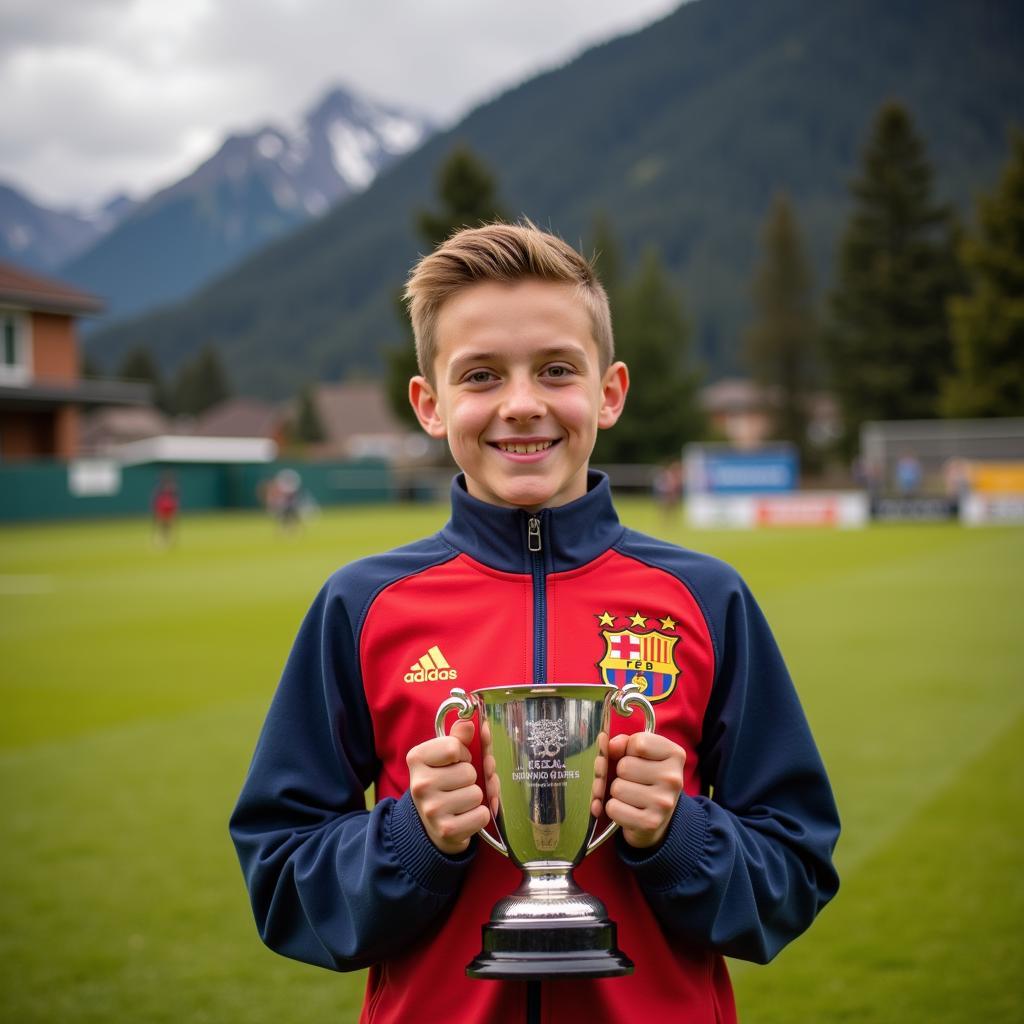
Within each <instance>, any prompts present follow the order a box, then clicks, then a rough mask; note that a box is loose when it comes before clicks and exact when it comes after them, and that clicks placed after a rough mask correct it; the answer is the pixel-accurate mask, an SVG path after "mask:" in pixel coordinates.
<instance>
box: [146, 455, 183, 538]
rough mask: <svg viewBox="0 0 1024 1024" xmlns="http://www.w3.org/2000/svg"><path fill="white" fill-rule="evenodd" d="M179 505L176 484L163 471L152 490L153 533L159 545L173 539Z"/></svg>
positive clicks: (172, 478) (168, 474)
mask: <svg viewBox="0 0 1024 1024" xmlns="http://www.w3.org/2000/svg"><path fill="white" fill-rule="evenodd" d="M180 507H181V502H180V501H179V499H178V485H177V484H176V483H175V480H174V477H173V476H172V475H171V474H170V473H165V474H164V475H163V476H162V477H161V478H160V483H159V484H157V488H156V490H155V491H154V492H153V535H154V537H155V539H156V542H157V544H159V545H160V547H164V548H165V547H168V546H169V545H170V544H171V542H172V541H173V540H174V527H175V523H176V522H177V520H178V510H179V508H180Z"/></svg>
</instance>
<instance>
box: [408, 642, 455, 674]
mask: <svg viewBox="0 0 1024 1024" xmlns="http://www.w3.org/2000/svg"><path fill="white" fill-rule="evenodd" d="M458 677H459V674H458V673H457V672H456V671H455V669H453V668H452V667H451V665H449V664H448V662H447V661H446V660H445V656H444V655H443V654H442V653H441V648H440V647H437V646H436V645H435V646H434V647H431V648H430V650H429V651H427V653H426V654H424V655H423V657H422V658H420V660H419V661H417V662H416V663H415V664H413V665H410V666H409V671H408V672H406V673H405V681H406V682H407V683H426V682H430V681H432V680H434V679H458Z"/></svg>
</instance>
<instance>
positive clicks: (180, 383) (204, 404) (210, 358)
mask: <svg viewBox="0 0 1024 1024" xmlns="http://www.w3.org/2000/svg"><path fill="white" fill-rule="evenodd" d="M230 395H231V388H230V386H229V385H228V378H227V374H226V372H225V371H224V366H223V364H222V363H221V361H220V356H218V354H217V350H216V349H215V348H214V347H213V346H212V345H206V346H205V347H204V348H203V349H202V350H201V351H200V352H199V354H198V355H197V356H196V358H195V359H194V360H192V361H191V362H188V363H185V364H184V365H182V367H181V369H180V370H179V371H178V375H177V377H176V378H175V382H174V411H175V412H176V413H178V414H179V415H185V416H198V415H199V414H200V413H203V412H206V410H207V409H210V408H212V407H213V406H215V405H216V404H217V403H218V402H222V401H224V399H225V398H228V397H229V396H230Z"/></svg>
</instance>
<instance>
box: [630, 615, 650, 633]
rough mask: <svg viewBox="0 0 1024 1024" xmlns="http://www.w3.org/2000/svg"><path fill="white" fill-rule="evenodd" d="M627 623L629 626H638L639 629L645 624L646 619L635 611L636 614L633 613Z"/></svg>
mask: <svg viewBox="0 0 1024 1024" xmlns="http://www.w3.org/2000/svg"><path fill="white" fill-rule="evenodd" d="M629 624H630V625H631V626H639V627H640V628H641V629H643V628H644V627H645V626H646V625H647V620H646V619H645V618H644V617H643V616H642V615H641V614H640V613H639V612H637V613H636V615H634V616H633V617H632V618H631V619H630V620H629Z"/></svg>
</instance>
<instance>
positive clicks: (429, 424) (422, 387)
mask: <svg viewBox="0 0 1024 1024" xmlns="http://www.w3.org/2000/svg"><path fill="white" fill-rule="evenodd" d="M409 404H410V405H411V406H412V411H413V412H414V413H416V419H418V420H419V421H420V426H421V427H422V428H423V429H424V430H425V431H426V432H427V433H428V434H429V435H430V436H431V437H433V438H436V439H437V440H439V441H441V440H444V438H446V437H447V436H448V430H447V428H446V427H445V425H444V420H443V419H442V418H441V415H440V413H439V411H438V407H437V394H436V392H435V391H434V389H433V387H431V384H430V381H428V380H427V378H426V377H420V376H416V377H412V378H410V380H409Z"/></svg>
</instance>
